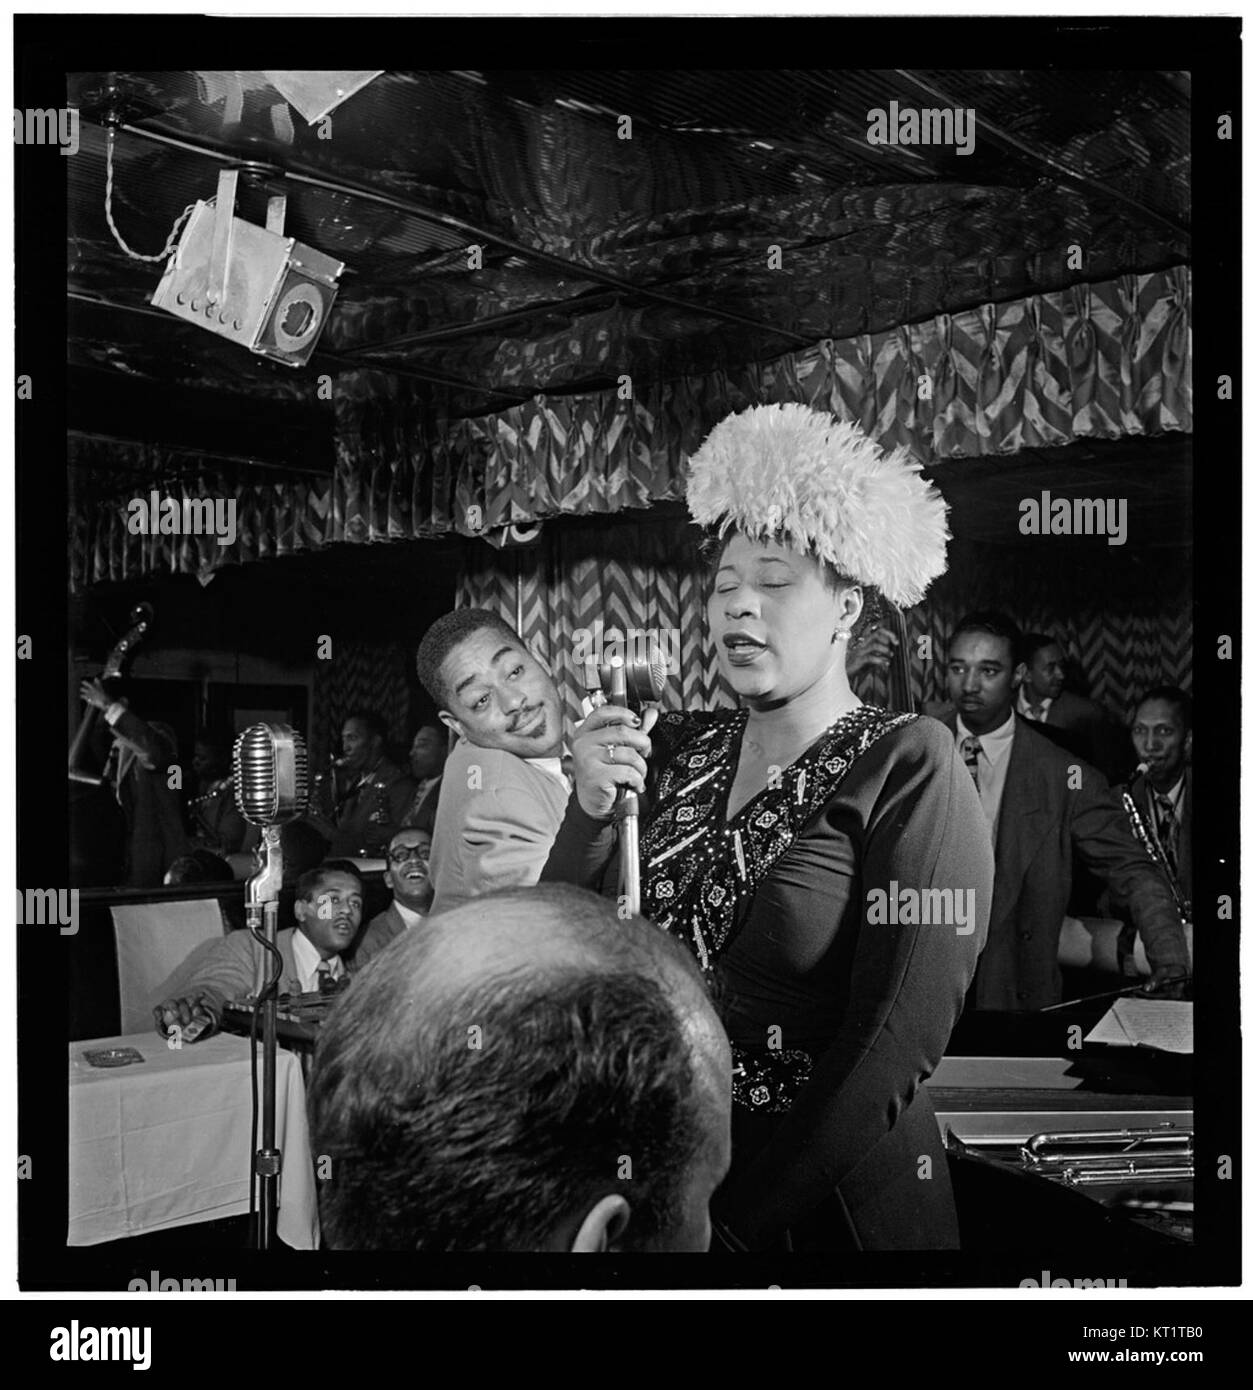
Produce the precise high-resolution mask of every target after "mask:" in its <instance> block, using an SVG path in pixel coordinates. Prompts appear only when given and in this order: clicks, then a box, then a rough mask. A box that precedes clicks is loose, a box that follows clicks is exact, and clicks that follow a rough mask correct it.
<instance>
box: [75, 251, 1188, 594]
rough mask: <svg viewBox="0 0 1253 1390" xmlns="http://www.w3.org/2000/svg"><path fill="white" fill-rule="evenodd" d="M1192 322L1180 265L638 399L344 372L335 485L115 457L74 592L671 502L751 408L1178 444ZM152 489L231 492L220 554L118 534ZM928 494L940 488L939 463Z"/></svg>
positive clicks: (931, 451)
mask: <svg viewBox="0 0 1253 1390" xmlns="http://www.w3.org/2000/svg"><path fill="white" fill-rule="evenodd" d="M1190 324H1191V275H1190V271H1189V269H1188V268H1187V267H1186V266H1177V267H1173V268H1171V269H1168V270H1163V271H1158V272H1155V273H1152V274H1144V275H1124V276H1120V277H1118V278H1117V279H1115V280H1109V281H1105V282H1102V283H1098V284H1076V285H1072V286H1069V287H1068V288H1066V289H1065V290H1061V291H1058V292H1057V293H1053V294H1044V295H1034V296H1030V297H1028V298H1025V299H1019V300H1014V301H1009V302H1006V303H1002V304H993V305H985V306H982V307H980V308H978V309H972V310H969V311H966V312H961V313H955V314H951V315H950V314H941V315H938V316H936V317H934V318H931V319H927V320H925V321H922V322H919V323H914V324H906V325H902V326H901V327H898V328H893V329H891V330H889V331H887V332H884V333H877V334H872V335H863V336H860V337H856V338H847V339H841V340H839V341H826V342H823V343H820V344H817V345H815V346H814V347H812V348H808V349H806V350H804V351H801V352H797V353H789V354H787V355H785V356H783V357H779V358H775V359H774V360H772V361H769V362H765V363H760V364H754V365H752V366H749V367H746V368H744V369H743V370H742V371H738V372H734V373H716V374H712V375H707V376H700V377H688V378H683V379H681V380H678V381H672V382H663V383H659V384H655V385H651V386H647V387H644V388H641V389H640V390H639V391H638V392H636V391H635V388H634V385H633V384H632V383H631V382H629V381H627V380H620V381H619V382H618V384H617V385H616V386H614V387H611V388H609V389H607V390H605V391H601V392H599V393H595V394H591V395H571V396H563V397H544V396H537V397H536V398H535V399H534V400H532V401H528V402H527V403H526V404H523V405H519V406H517V407H514V408H512V409H510V410H506V411H501V412H498V413H496V414H493V415H487V416H483V417H480V418H476V419H461V420H453V421H440V420H436V419H432V418H430V417H428V416H427V415H425V414H424V412H423V409H422V408H421V406H420V405H419V404H418V401H417V398H416V397H415V395H414V393H413V392H412V390H411V389H410V388H409V387H408V386H407V385H406V383H404V382H403V381H401V380H400V379H398V378H396V377H393V376H387V375H385V374H383V373H381V372H378V371H374V370H367V369H362V370H354V371H346V372H343V373H341V374H340V375H339V376H338V377H337V378H336V382H335V388H334V401H335V429H336V464H335V469H334V473H333V476H331V477H330V478H326V479H320V478H294V479H291V480H289V479H286V478H284V477H282V476H279V477H274V476H273V475H267V474H260V473H256V472H253V471H251V470H248V469H247V467H246V465H242V464H241V465H231V466H226V465H222V464H219V463H216V462H215V461H214V460H212V459H210V458H204V459H200V460H198V459H196V457H195V456H194V455H188V454H186V453H185V452H184V453H180V454H175V453H174V451H170V450H164V449H159V448H155V447H149V446H139V445H135V446H128V447H131V448H132V450H133V452H134V458H133V459H131V460H128V462H130V463H131V464H132V465H133V467H134V476H135V477H136V479H137V481H136V483H135V484H134V485H133V486H132V487H131V488H130V490H127V491H124V492H120V491H119V490H118V489H117V488H110V489H108V490H107V492H102V491H101V490H100V489H99V488H98V487H95V488H93V487H90V486H89V487H85V488H82V489H80V495H79V496H78V497H77V498H76V499H75V502H74V507H73V512H72V516H71V519H70V549H71V584H72V587H75V588H78V587H81V586H82V585H84V584H88V583H94V582H100V581H104V580H121V579H126V578H132V577H135V576H137V575H141V574H147V573H154V572H162V571H164V572H174V573H178V572H181V573H197V574H200V575H201V576H205V575H207V574H210V573H212V571H213V570H214V569H216V568H218V567H219V566H220V565H223V564H228V563H238V562H242V561H248V560H257V559H262V558H266V557H268V556H273V555H282V554H286V553H291V552H293V551H296V550H301V549H317V548H320V547H322V546H325V545H329V544H332V543H336V542H357V543H364V542H375V541H386V540H395V539H401V538H413V537H423V536H432V535H438V534H445V533H448V532H458V533H460V534H462V535H467V536H470V535H475V534H477V533H479V532H481V531H482V530H484V529H490V528H495V527H500V526H505V525H508V524H510V523H512V522H519V521H528V520H532V519H536V518H546V517H554V516H559V515H580V516H587V515H596V514H602V515H603V514H610V513H614V512H618V511H621V510H623V509H626V508H632V507H645V506H648V505H650V504H651V503H653V502H657V501H661V500H670V499H677V498H680V497H681V496H682V494H683V468H684V465H685V462H686V459H687V457H688V455H689V454H690V453H691V452H692V451H693V450H694V449H695V448H696V447H697V445H699V443H700V441H701V439H702V438H703V437H704V434H705V433H706V432H707V431H708V429H709V428H710V427H712V425H713V424H715V423H716V422H717V420H719V419H720V418H721V417H722V416H723V415H725V414H727V413H728V412H730V411H732V410H738V409H743V408H744V407H746V406H749V405H753V404H758V403H762V402H771V401H804V402H807V403H809V404H812V405H814V406H816V407H818V408H822V409H827V410H832V411H834V412H835V413H836V414H838V415H839V416H841V418H844V419H852V420H856V421H858V422H859V423H860V424H862V425H863V427H865V428H866V429H867V430H868V431H869V432H870V433H871V434H872V435H873V436H874V437H875V438H877V439H878V440H879V441H880V442H881V443H882V444H883V445H885V446H887V447H894V446H896V445H898V444H906V445H908V446H909V447H910V449H911V450H912V451H913V453H914V454H915V456H916V457H917V458H918V459H919V460H920V461H922V462H923V463H926V464H942V463H944V462H945V461H947V460H950V459H961V458H977V457H985V456H992V455H1011V454H1013V453H1014V452H1016V451H1017V450H1020V449H1023V448H1030V447H1050V446H1059V445H1064V444H1067V443H1070V442H1072V441H1074V440H1076V439H1082V438H1096V439H1113V438H1119V437H1122V436H1126V435H1135V434H1156V433H1160V432H1162V431H1166V430H1180V431H1188V430H1190V429H1191V420H1192V409H1191V389H1192V388H1191V328H1190ZM101 447H104V446H101V445H98V444H95V443H92V442H89V441H85V440H83V439H81V438H78V437H71V442H70V450H71V462H72V463H74V462H76V461H77V465H78V466H79V467H80V468H81V466H82V462H83V460H82V454H83V451H84V450H89V449H91V448H101ZM101 472H103V470H101ZM85 476H86V477H87V478H88V480H89V481H90V479H92V478H94V477H95V476H96V474H94V473H92V472H90V470H88V471H87V472H86V473H85ZM140 478H142V479H143V481H142V482H139V481H138V479H140ZM153 478H157V479H160V480H162V481H161V483H160V484H159V485H160V486H162V487H163V489H164V494H163V495H168V496H174V497H175V498H181V497H183V496H188V497H200V496H228V497H234V498H235V499H236V500H237V512H238V536H237V539H236V542H235V544H234V545H232V546H230V547H221V546H218V545H217V543H216V541H214V540H212V538H204V537H178V536H160V535H158V536H133V535H130V534H129V533H128V532H127V527H126V522H127V511H126V503H127V501H128V500H129V499H130V497H132V496H134V495H137V492H136V488H138V489H140V490H141V491H143V490H146V488H147V487H149V486H152V485H153V484H152V483H151V481H150V480H151V479H153ZM937 479H938V481H939V482H940V483H941V486H942V485H943V473H942V470H941V471H939V472H938V474H937Z"/></svg>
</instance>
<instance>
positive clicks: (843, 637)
mask: <svg viewBox="0 0 1253 1390" xmlns="http://www.w3.org/2000/svg"><path fill="white" fill-rule="evenodd" d="M831 640H832V641H833V642H847V641H848V629H847V628H843V627H837V628H836V630H835V632H834V633H833V634H832V637H831Z"/></svg>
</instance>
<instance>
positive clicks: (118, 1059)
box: [83, 1047, 144, 1067]
mask: <svg viewBox="0 0 1253 1390" xmlns="http://www.w3.org/2000/svg"><path fill="white" fill-rule="evenodd" d="M83 1056H84V1057H85V1058H86V1060H87V1063H88V1065H89V1066H93V1067H129V1066H130V1064H131V1063H132V1062H142V1061H143V1060H144V1055H143V1053H142V1052H140V1051H138V1050H137V1049H136V1048H133V1047H102V1048H98V1049H96V1050H95V1051H92V1052H84V1053H83Z"/></svg>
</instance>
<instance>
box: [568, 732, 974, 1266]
mask: <svg viewBox="0 0 1253 1390" xmlns="http://www.w3.org/2000/svg"><path fill="white" fill-rule="evenodd" d="M747 719H748V715H747V712H746V711H743V710H734V711H715V712H709V713H692V714H683V713H671V714H663V715H662V716H661V717H660V719H659V720H658V722H657V724H656V726H655V727H654V729H653V732H652V740H653V757H652V759H651V760H650V774H649V785H648V797H647V802H648V809H647V811H646V813H645V815H644V817H643V818H642V829H641V834H640V862H641V877H642V885H641V887H642V892H641V902H642V909H643V912H644V915H645V916H647V917H649V918H650V919H651V920H652V921H654V922H655V923H657V925H658V926H660V927H662V928H663V929H664V930H666V931H668V932H670V933H672V934H673V935H675V936H677V937H679V938H680V939H682V940H683V941H684V942H685V943H686V944H687V945H688V947H689V948H690V949H691V950H692V952H693V954H694V955H695V956H696V959H697V961H698V962H699V963H700V965H701V968H702V970H703V971H704V972H705V973H706V976H707V978H708V979H709V981H710V985H711V990H712V992H713V994H714V998H715V1002H716V1003H717V1005H718V1007H719V1012H720V1013H721V1016H722V1020H723V1024H724V1026H725V1027H726V1030H727V1034H728V1037H729V1038H730V1040H731V1044H732V1052H733V1059H734V1073H733V1077H732V1091H733V1100H734V1105H733V1120H732V1168H731V1172H730V1174H729V1176H728V1178H727V1181H726V1183H724V1185H723V1187H722V1189H721V1190H720V1193H719V1197H718V1199H717V1201H716V1203H715V1208H716V1212H717V1214H718V1215H719V1217H720V1218H721V1219H722V1220H723V1221H725V1222H726V1224H727V1225H728V1226H729V1227H730V1229H731V1230H732V1231H733V1232H735V1234H736V1235H737V1236H739V1237H740V1238H741V1239H742V1240H744V1241H745V1242H746V1243H747V1244H749V1245H750V1246H752V1247H754V1248H768V1247H772V1246H774V1247H777V1246H783V1245H787V1246H790V1247H791V1248H793V1249H797V1250H804V1249H819V1250H822V1249H825V1250H856V1249H914V1250H917V1249H944V1248H954V1247H956V1245H957V1243H958V1239H957V1226H956V1216H955V1213H954V1210H953V1203H952V1192H951V1187H950V1184H949V1179H948V1171H947V1166H946V1161H945V1157H944V1150H943V1145H942V1142H941V1138H940V1134H939V1130H938V1127H937V1124H936V1120H935V1116H934V1112H933V1111H932V1108H931V1105H930V1102H929V1101H928V1099H927V1097H926V1093H925V1091H924V1090H923V1089H922V1082H923V1080H924V1079H925V1078H926V1077H927V1076H928V1075H929V1074H930V1073H931V1071H932V1070H934V1068H935V1066H936V1065H937V1063H938V1062H939V1060H940V1057H941V1056H942V1055H943V1052H944V1048H945V1046H946V1045H947V1043H948V1038H949V1035H950V1033H951V1031H952V1028H953V1025H954V1024H955V1023H956V1021H957V1017H958V1015H959V1014H960V1011H961V1006H962V1002H963V999H964V997H965V993H966V990H967V988H968V986H969V984H970V981H971V979H972V977H973V975H974V970H975V964H976V961H977V959H978V954H979V951H980V950H981V948H982V945H983V942H984V939H985V936H986V932H987V922H988V912H989V909H990V906H991V898H992V867H993V856H992V845H991V838H990V835H989V833H988V830H987V823H986V821H985V819H984V817H983V812H982V809H981V807H980V804H979V799H978V794H977V793H976V791H975V788H974V784H973V783H972V781H971V778H970V774H969V773H968V772H967V771H966V769H965V767H964V766H963V765H962V764H961V761H960V759H959V757H958V755H957V751H956V747H955V745H954V743H953V739H952V736H951V735H950V734H949V733H948V732H947V730H945V729H944V728H943V727H942V726H941V725H940V724H938V723H937V722H935V721H934V720H931V719H927V718H924V717H920V716H917V715H910V714H898V713H892V712H889V711H885V710H881V709H878V708H875V707H873V706H866V705H863V706H861V707H859V708H858V709H855V710H853V711H852V712H851V713H849V714H847V715H845V716H844V717H843V718H842V719H840V720H838V721H837V722H836V723H835V724H833V725H832V726H831V727H830V728H829V729H828V730H827V731H826V733H824V734H823V735H822V736H821V737H820V738H819V739H817V740H816V741H815V743H813V744H812V745H811V746H810V747H809V749H807V750H806V752H805V753H804V754H802V756H801V757H800V758H798V759H797V760H796V761H795V762H794V763H792V764H791V765H790V766H789V767H787V768H785V769H781V770H780V773H779V775H778V776H777V777H774V778H772V779H771V782H770V784H769V785H767V787H766V788H765V789H764V790H763V791H762V792H761V793H760V794H759V795H757V796H755V797H754V798H752V800H750V801H749V802H748V803H746V804H745V805H744V806H743V807H741V808H740V810H739V811H738V812H737V813H736V814H735V815H734V816H732V817H730V818H729V819H728V818H727V816H726V806H727V797H728V794H729V791H730V787H731V783H732V781H733V779H734V776H735V770H736V767H737V765H738V760H739V753H740V745H741V741H742V739H743V735H744V729H745V726H746V724H747ZM613 834H614V832H613V828H612V823H608V824H606V823H605V822H601V821H597V820H594V819H593V818H592V817H589V816H587V815H586V813H585V812H583V810H582V808H581V807H580V806H579V804H578V798H577V797H571V799H570V806H569V809H568V811H567V815H566V819H565V821H564V823H563V825H562V827H561V830H560V831H559V832H558V836H557V839H556V842H555V844H554V847H553V851H552V854H551V856H550V858H549V861H548V865H547V867H546V869H545V872H544V878H545V879H560V880H564V881H567V882H576V883H581V884H583V885H585V886H590V887H595V888H599V889H600V890H601V891H604V892H608V893H613V892H616V891H617V879H616V867H615V864H614V840H613ZM893 885H895V887H893ZM905 889H914V890H923V889H939V890H943V889H948V890H950V893H949V896H948V897H947V898H945V897H944V896H943V894H939V895H933V899H934V901H935V902H936V903H937V904H939V905H941V906H942V905H943V904H944V903H945V902H947V903H948V904H949V908H950V917H951V916H952V909H953V906H954V905H955V904H961V905H969V908H970V912H969V914H968V918H967V920H949V921H938V922H928V923H922V922H913V921H901V922H893V921H890V920H889V921H882V920H880V919H878V918H876V917H875V914H873V913H871V912H868V910H867V904H868V902H874V901H876V899H875V898H874V897H873V896H872V895H873V894H875V891H876V890H880V891H879V894H878V898H877V901H878V902H880V903H882V902H888V903H890V904H894V903H896V902H897V901H899V900H900V898H901V897H902V896H903V890H905ZM959 893H960V894H962V895H964V896H963V897H962V898H960V899H959V898H958V897H957V895H958V894H959ZM966 895H968V896H966ZM883 915H886V916H888V917H889V918H891V917H893V916H895V915H897V914H895V913H894V912H888V913H887V914H880V918H881V917H882V916H883ZM902 915H903V916H905V917H908V916H909V915H910V914H908V913H906V914H902ZM924 1175H925V1176H924Z"/></svg>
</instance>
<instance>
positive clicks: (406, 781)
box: [309, 710, 414, 858]
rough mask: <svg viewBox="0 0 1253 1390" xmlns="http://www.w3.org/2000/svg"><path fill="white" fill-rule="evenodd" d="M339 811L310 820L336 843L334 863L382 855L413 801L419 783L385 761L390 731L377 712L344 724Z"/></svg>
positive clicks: (356, 716) (358, 715) (334, 809)
mask: <svg viewBox="0 0 1253 1390" xmlns="http://www.w3.org/2000/svg"><path fill="white" fill-rule="evenodd" d="M342 738H343V744H344V756H343V757H342V758H341V759H340V762H339V767H338V775H337V779H336V786H335V789H334V798H335V801H334V806H333V807H331V808H330V812H329V817H319V818H315V817H313V816H310V818H309V819H310V820H311V823H313V824H314V825H315V826H316V827H317V829H318V830H319V831H321V832H322V833H324V834H326V835H327V836H328V837H329V839H330V842H331V847H330V854H331V856H332V857H333V858H340V857H341V856H348V857H349V858H358V857H366V858H372V857H373V856H375V855H380V856H381V855H382V854H383V853H384V852H385V850H386V848H387V845H388V842H389V841H390V840H391V837H392V836H393V835H394V834H395V833H396V831H397V830H399V829H400V823H401V820H402V818H403V817H404V814H405V812H406V811H407V810H408V809H409V803H410V802H411V801H412V800H413V789H414V781H413V778H412V777H410V776H409V775H408V774H407V773H406V772H403V771H402V770H401V769H400V768H398V767H397V766H396V764H395V763H393V762H391V761H390V760H389V759H388V758H387V756H386V752H385V750H386V744H387V725H386V724H385V723H384V722H383V720H382V718H381V716H379V715H378V714H376V713H374V711H373V710H357V711H355V712H354V713H352V714H350V715H349V716H348V717H347V719H345V720H344V728H343V733H342Z"/></svg>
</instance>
